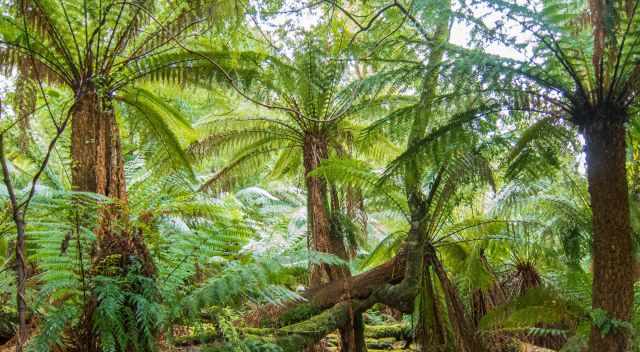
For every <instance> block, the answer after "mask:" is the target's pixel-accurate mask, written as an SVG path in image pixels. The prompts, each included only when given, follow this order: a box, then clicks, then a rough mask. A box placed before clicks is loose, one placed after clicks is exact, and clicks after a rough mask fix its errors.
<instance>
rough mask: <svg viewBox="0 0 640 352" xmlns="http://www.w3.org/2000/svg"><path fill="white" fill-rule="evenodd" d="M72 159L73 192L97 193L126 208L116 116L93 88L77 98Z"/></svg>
mask: <svg viewBox="0 0 640 352" xmlns="http://www.w3.org/2000/svg"><path fill="white" fill-rule="evenodd" d="M71 159H72V162H73V165H72V183H73V189H74V190H75V191H82V192H93V193H97V194H100V195H103V196H107V197H109V198H111V199H112V200H114V201H117V202H119V203H120V204H119V205H120V206H121V207H124V206H126V203H127V190H126V185H125V179H124V162H123V159H122V150H121V146H120V136H119V132H118V125H117V124H116V118H115V113H114V111H113V108H112V107H111V106H109V105H108V103H107V102H105V101H103V100H102V99H101V98H100V97H98V94H97V92H96V90H95V88H94V87H88V88H86V89H85V90H84V92H83V93H81V94H80V95H79V98H78V101H77V103H76V106H75V107H74V110H73V120H72V122H71Z"/></svg>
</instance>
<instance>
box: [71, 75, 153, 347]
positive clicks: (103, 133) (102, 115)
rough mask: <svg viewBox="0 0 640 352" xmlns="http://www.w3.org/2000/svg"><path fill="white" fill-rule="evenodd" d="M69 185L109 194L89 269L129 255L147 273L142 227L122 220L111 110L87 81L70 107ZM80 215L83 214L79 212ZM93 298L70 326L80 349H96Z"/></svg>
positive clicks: (119, 262)
mask: <svg viewBox="0 0 640 352" xmlns="http://www.w3.org/2000/svg"><path fill="white" fill-rule="evenodd" d="M71 114H72V121H71V161H72V166H71V169H72V173H71V175H72V188H73V190H74V191H77V192H90V193H95V194H98V195H101V196H105V197H107V198H108V199H109V203H108V204H105V205H100V206H99V210H98V211H99V213H98V218H97V224H94V223H88V224H86V225H87V226H95V227H94V233H95V234H96V241H95V247H94V248H93V249H92V253H91V261H92V273H91V275H96V274H97V275H100V274H101V273H102V272H104V271H112V270H113V269H114V268H113V266H114V265H115V266H118V268H117V269H118V270H124V271H125V272H126V271H127V270H128V269H127V268H128V267H129V265H130V264H131V258H136V259H137V260H139V261H140V263H141V264H142V273H143V274H144V275H146V276H149V277H152V276H153V275H154V272H155V268H154V265H153V260H152V259H151V256H150V254H149V252H148V250H147V248H146V245H145V243H144V239H143V238H142V235H141V233H139V232H136V231H135V230H132V229H129V228H128V224H127V190H126V180H125V174H124V160H123V157H122V147H121V143H120V135H119V130H118V125H117V121H116V116H115V112H114V110H113V107H112V106H111V102H110V101H109V100H108V98H104V97H101V96H100V95H99V94H98V92H97V90H96V87H94V86H93V85H91V84H88V85H87V86H85V87H84V89H82V90H81V91H79V92H77V93H76V102H75V105H74V107H73V110H72V111H71ZM78 219H80V220H78V221H82V215H79V216H78ZM98 305H99V302H98V298H97V297H96V296H95V295H94V294H92V295H91V296H90V297H88V301H87V302H85V307H84V312H83V319H82V322H81V323H80V325H81V326H80V328H76V329H75V330H76V331H74V332H73V334H74V336H75V342H76V343H77V346H75V348H76V349H77V350H78V351H81V352H97V351H99V350H100V348H101V347H100V341H99V338H98V336H97V334H96V332H95V331H94V328H93V324H94V320H95V317H94V315H95V310H96V308H97V306H98Z"/></svg>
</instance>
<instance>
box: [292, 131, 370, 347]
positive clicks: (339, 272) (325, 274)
mask: <svg viewBox="0 0 640 352" xmlns="http://www.w3.org/2000/svg"><path fill="white" fill-rule="evenodd" d="M328 157H329V150H328V141H327V139H326V136H325V135H324V134H323V133H322V132H319V133H308V134H307V135H305V140H304V150H303V160H304V169H305V181H306V186H307V214H308V215H307V218H308V222H309V225H310V226H309V227H310V230H311V231H310V232H311V244H312V249H313V250H315V251H318V252H325V253H330V254H333V255H336V256H338V257H340V258H342V259H345V260H346V259H348V258H349V257H348V254H347V250H346V247H345V244H344V240H343V238H342V234H341V233H336V232H337V231H332V226H331V221H332V219H331V215H330V213H329V209H330V208H329V200H328V187H327V184H326V182H325V181H324V180H323V179H322V178H320V177H315V176H309V173H310V172H311V171H313V170H315V169H316V168H317V167H318V166H319V165H320V162H321V161H322V160H326V159H327V158H328ZM336 198H337V193H335V197H334V199H333V205H334V207H336V209H338V203H337V199H336ZM349 276H351V274H350V273H349V269H347V268H345V267H342V266H331V265H327V264H320V265H314V266H313V267H312V268H311V275H310V280H309V285H310V287H311V288H315V287H319V286H320V285H322V284H323V283H326V282H330V281H336V280H341V279H345V278H348V277H349ZM348 289H349V287H347V294H349V290H348ZM359 314H361V313H356V312H351V314H350V319H349V321H348V322H347V325H346V326H344V327H342V328H341V331H340V336H341V338H342V339H341V342H342V346H343V350H344V351H345V352H347V351H348V352H364V351H366V345H365V343H364V335H363V334H358V333H357V331H356V330H357V329H356V323H357V320H361V319H362V317H361V316H360V317H358V316H357V315H359ZM359 336H360V337H362V341H357V338H358V337H359ZM358 346H365V347H364V349H363V348H360V349H358Z"/></svg>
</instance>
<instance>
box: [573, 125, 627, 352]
mask: <svg viewBox="0 0 640 352" xmlns="http://www.w3.org/2000/svg"><path fill="white" fill-rule="evenodd" d="M584 137H585V140H586V160H587V177H588V180H589V194H590V195H591V209H592V213H593V215H592V217H593V220H592V221H593V256H592V258H593V301H592V305H593V308H594V309H602V310H604V311H606V312H607V315H608V316H609V317H610V318H612V319H617V320H623V321H629V320H630V319H631V312H632V307H633V264H634V263H633V252H632V251H633V248H632V246H633V244H632V238H631V225H630V219H629V217H630V216H629V194H628V188H627V187H628V186H627V173H626V165H625V160H626V145H625V129H624V125H623V123H622V122H621V121H617V122H604V121H602V122H599V121H598V122H594V123H591V124H589V125H587V126H584ZM630 348H631V346H630V342H629V332H628V331H624V330H623V329H617V330H615V331H612V332H609V333H608V334H606V335H604V334H603V333H602V332H601V331H600V329H598V327H596V326H593V327H592V329H591V340H590V351H598V352H614V351H615V352H624V351H628V350H630Z"/></svg>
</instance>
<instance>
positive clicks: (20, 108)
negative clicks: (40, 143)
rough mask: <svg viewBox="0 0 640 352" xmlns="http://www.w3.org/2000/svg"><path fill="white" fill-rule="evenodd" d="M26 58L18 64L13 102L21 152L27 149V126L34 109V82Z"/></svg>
mask: <svg viewBox="0 0 640 352" xmlns="http://www.w3.org/2000/svg"><path fill="white" fill-rule="evenodd" d="M26 61H27V60H24V62H23V63H22V64H21V65H19V66H18V78H17V79H16V93H15V97H14V104H15V106H16V118H17V119H18V127H19V128H20V137H19V139H18V143H19V144H20V149H21V150H22V152H23V153H27V152H28V149H29V128H30V126H29V125H30V123H29V122H30V120H31V115H32V114H33V113H34V112H35V110H36V100H37V96H36V84H35V82H34V80H33V79H32V78H33V75H32V73H31V67H30V65H28V64H27V62H26Z"/></svg>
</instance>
